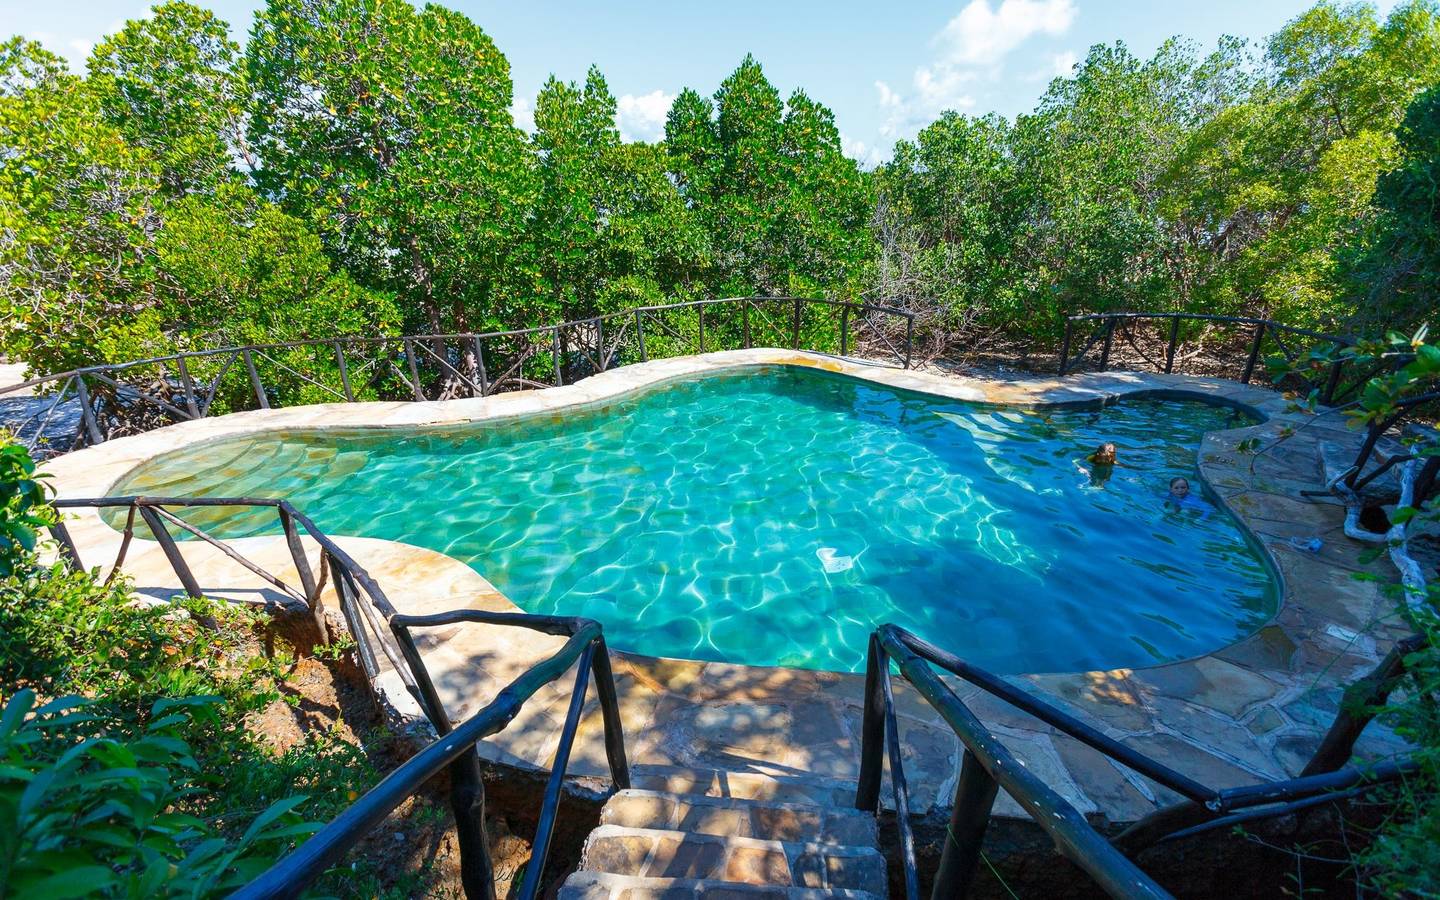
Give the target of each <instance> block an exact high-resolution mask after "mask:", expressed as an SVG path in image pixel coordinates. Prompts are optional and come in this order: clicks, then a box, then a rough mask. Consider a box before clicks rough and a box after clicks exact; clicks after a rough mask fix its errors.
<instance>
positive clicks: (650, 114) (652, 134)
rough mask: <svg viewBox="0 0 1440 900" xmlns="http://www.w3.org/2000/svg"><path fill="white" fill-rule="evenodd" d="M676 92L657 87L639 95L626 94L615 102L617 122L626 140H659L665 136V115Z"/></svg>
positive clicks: (667, 113) (622, 136)
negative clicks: (672, 92) (670, 92)
mask: <svg viewBox="0 0 1440 900" xmlns="http://www.w3.org/2000/svg"><path fill="white" fill-rule="evenodd" d="M674 102H675V95H674V94H667V93H665V92H664V91H662V90H660V89H658V88H657V89H655V90H653V91H651V92H650V93H648V94H641V95H639V96H638V97H637V96H636V95H634V94H625V95H624V96H622V97H621V98H620V99H619V100H617V101H616V103H615V124H616V125H617V126H618V127H619V128H620V137H621V138H622V139H623V140H626V141H658V140H660V139H661V138H663V137H664V136H665V117H666V116H668V115H669V114H670V106H671V104H673V103H674Z"/></svg>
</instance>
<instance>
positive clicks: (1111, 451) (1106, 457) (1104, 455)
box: [1091, 441, 1115, 465]
mask: <svg viewBox="0 0 1440 900" xmlns="http://www.w3.org/2000/svg"><path fill="white" fill-rule="evenodd" d="M1091 459H1092V460H1094V461H1095V462H1097V463H1104V464H1112V465H1113V464H1114V462H1115V445H1114V444H1112V443H1110V442H1109V441H1106V442H1105V443H1103V444H1101V445H1100V446H1098V447H1096V448H1095V453H1094V455H1093V456H1091Z"/></svg>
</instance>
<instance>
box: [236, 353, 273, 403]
mask: <svg viewBox="0 0 1440 900" xmlns="http://www.w3.org/2000/svg"><path fill="white" fill-rule="evenodd" d="M241 355H242V356H244V358H245V372H246V373H247V374H248V375H249V376H250V386H251V387H252V388H254V389H255V402H256V403H258V404H259V405H260V408H261V409H269V408H270V398H269V397H267V396H266V395H265V383H264V382H263V381H261V380H260V370H259V369H257V368H255V354H254V353H252V352H251V351H250V348H249V347H246V348H245V349H244V350H243V351H241Z"/></svg>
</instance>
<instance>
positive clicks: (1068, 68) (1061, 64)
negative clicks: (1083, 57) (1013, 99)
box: [1025, 50, 1080, 83]
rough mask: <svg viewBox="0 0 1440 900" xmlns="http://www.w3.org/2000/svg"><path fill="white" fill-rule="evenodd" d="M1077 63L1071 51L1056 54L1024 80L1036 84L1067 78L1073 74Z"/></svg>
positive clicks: (1076, 58)
mask: <svg viewBox="0 0 1440 900" xmlns="http://www.w3.org/2000/svg"><path fill="white" fill-rule="evenodd" d="M1079 62H1080V59H1079V57H1077V56H1076V55H1075V53H1074V52H1073V51H1070V50H1066V51H1065V52H1064V53H1056V54H1055V55H1054V56H1052V57H1050V59H1049V60H1047V61H1046V62H1045V64H1044V65H1043V66H1040V67H1039V68H1038V69H1035V70H1034V71H1032V72H1031V73H1030V74H1029V75H1026V76H1025V80H1026V81H1028V82H1031V83H1036V82H1048V81H1050V79H1052V78H1069V77H1070V76H1071V75H1074V74H1075V66H1076V65H1078V64H1079Z"/></svg>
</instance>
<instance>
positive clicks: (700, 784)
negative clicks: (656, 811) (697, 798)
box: [630, 766, 855, 809]
mask: <svg viewBox="0 0 1440 900" xmlns="http://www.w3.org/2000/svg"><path fill="white" fill-rule="evenodd" d="M630 786H631V787H633V788H639V789H641V790H647V791H663V792H665V793H670V794H700V795H703V796H707V797H733V798H736V799H740V800H771V801H774V802H776V803H809V804H814V805H817V806H833V807H838V808H840V809H849V808H851V807H853V806H854V805H855V782H854V781H846V780H843V779H839V778H825V777H823V776H819V775H766V774H763V773H760V772H729V771H726V770H724V769H691V768H685V767H683V766H633V767H631V770H630Z"/></svg>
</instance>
